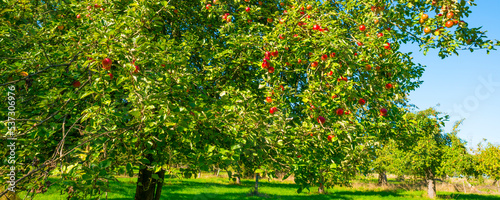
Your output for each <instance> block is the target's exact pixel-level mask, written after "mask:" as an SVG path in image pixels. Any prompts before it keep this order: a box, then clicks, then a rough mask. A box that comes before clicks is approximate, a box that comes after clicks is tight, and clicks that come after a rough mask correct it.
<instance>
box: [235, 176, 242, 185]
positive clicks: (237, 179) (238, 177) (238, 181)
mask: <svg viewBox="0 0 500 200" xmlns="http://www.w3.org/2000/svg"><path fill="white" fill-rule="evenodd" d="M240 176H241V175H240V174H238V176H236V184H238V185H240V184H241V178H240Z"/></svg>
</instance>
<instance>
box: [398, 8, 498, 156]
mask: <svg viewBox="0 0 500 200" xmlns="http://www.w3.org/2000/svg"><path fill="white" fill-rule="evenodd" d="M475 2H476V3H477V4H478V5H477V6H475V7H472V9H471V10H472V13H471V14H470V15H469V17H468V18H466V19H464V21H466V22H468V23H469V27H480V26H482V27H483V30H486V31H488V32H487V33H486V35H487V36H488V37H489V38H490V39H498V40H500V27H499V26H500V17H499V16H498V15H497V14H499V13H498V12H499V11H498V9H499V8H500V0H481V1H475ZM431 16H432V15H431ZM498 49H499V50H497V51H492V52H490V54H489V55H488V54H486V51H485V50H481V51H474V53H471V52H470V51H468V50H467V51H460V52H459V53H460V55H459V56H456V55H453V56H451V57H448V58H445V59H441V58H440V57H438V56H437V51H429V52H428V53H427V55H426V56H424V55H423V53H422V52H420V51H419V47H418V45H417V44H407V45H405V46H402V48H401V49H400V50H401V51H403V52H414V54H413V57H414V60H413V61H414V62H417V63H421V64H422V65H425V66H426V70H425V72H424V74H423V76H422V78H421V80H423V81H424V83H423V84H422V85H421V87H420V88H417V89H416V90H415V91H413V92H411V93H410V103H411V104H414V105H416V106H417V107H419V109H422V110H423V109H426V108H429V107H435V108H436V109H437V110H438V111H442V112H445V113H447V114H449V115H450V121H449V122H448V123H447V124H446V128H445V130H446V131H450V130H451V128H452V126H453V124H454V123H455V121H457V120H460V119H462V118H465V121H464V122H463V124H462V126H461V127H460V132H459V133H458V136H459V137H460V138H462V139H464V140H466V141H467V142H468V146H469V147H476V146H477V144H478V143H479V142H481V141H482V140H483V138H485V139H487V141H488V142H491V143H494V144H500V105H499V101H500V63H499V62H500V48H498ZM438 104H439V106H437V105H438Z"/></svg>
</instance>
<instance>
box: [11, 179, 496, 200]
mask: <svg viewBox="0 0 500 200" xmlns="http://www.w3.org/2000/svg"><path fill="white" fill-rule="evenodd" d="M119 180H120V182H112V183H111V186H112V192H111V193H109V194H108V199H110V200H125V199H133V197H134V194H135V181H136V178H119ZM53 181H57V179H54V180H53ZM254 184H255V182H253V181H252V180H242V184H241V185H235V184H232V182H231V181H229V180H228V179H225V178H210V179H204V178H203V179H165V185H164V187H163V192H162V198H161V199H172V200H183V199H186V200H209V199H228V200H233V199H234V200H239V199H286V200H316V199H318V200H320V199H322V200H323V199H325V200H326V199H345V200H351V199H352V200H356V199H361V200H362V199H365V200H377V199H389V200H390V199H426V198H425V193H424V191H403V190H399V191H382V190H380V189H375V190H366V189H363V188H356V189H354V188H346V187H335V188H330V189H328V190H327V191H328V193H329V194H327V195H319V194H317V188H311V190H310V191H308V190H305V191H304V192H303V193H300V194H297V192H296V191H297V186H296V185H294V184H289V183H282V182H279V181H272V182H268V181H267V179H264V180H262V181H261V183H260V187H259V192H260V193H261V194H262V195H261V196H249V195H248V194H249V193H250V190H251V189H252V188H253V186H254ZM59 189H60V188H58V187H51V188H49V190H48V191H47V192H46V193H44V194H38V195H37V196H36V197H35V198H34V199H37V200H38V199H40V200H59V199H60V200H63V199H65V195H61V193H60V192H59ZM438 196H439V198H440V199H485V200H493V199H500V196H492V195H473V194H460V193H449V192H439V191H438ZM19 197H21V198H23V197H24V195H23V193H20V195H19Z"/></svg>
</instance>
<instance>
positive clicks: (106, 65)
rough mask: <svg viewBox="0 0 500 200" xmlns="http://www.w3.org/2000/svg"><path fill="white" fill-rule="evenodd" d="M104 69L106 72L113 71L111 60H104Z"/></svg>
mask: <svg viewBox="0 0 500 200" xmlns="http://www.w3.org/2000/svg"><path fill="white" fill-rule="evenodd" d="M102 68H104V69H105V70H110V69H111V59H109V58H104V60H102Z"/></svg>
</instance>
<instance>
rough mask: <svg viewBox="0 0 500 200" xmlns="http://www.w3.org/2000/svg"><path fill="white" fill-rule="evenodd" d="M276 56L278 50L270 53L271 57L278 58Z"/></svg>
mask: <svg viewBox="0 0 500 200" xmlns="http://www.w3.org/2000/svg"><path fill="white" fill-rule="evenodd" d="M278 54H279V53H278V50H276V51H273V52H272V53H271V55H272V56H274V57H276V56H278Z"/></svg>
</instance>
